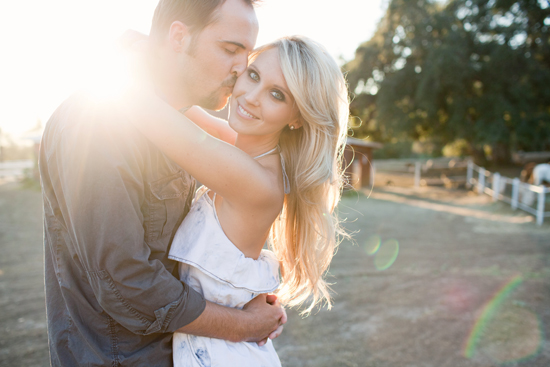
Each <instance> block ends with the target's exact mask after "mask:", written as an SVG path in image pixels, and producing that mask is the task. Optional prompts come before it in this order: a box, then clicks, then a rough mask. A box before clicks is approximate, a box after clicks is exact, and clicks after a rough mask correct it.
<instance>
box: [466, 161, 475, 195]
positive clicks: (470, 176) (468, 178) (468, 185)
mask: <svg viewBox="0 0 550 367" xmlns="http://www.w3.org/2000/svg"><path fill="white" fill-rule="evenodd" d="M473 178H474V162H472V161H471V160H469V161H468V170H467V171H466V188H467V189H469V188H471V187H472V179H473Z"/></svg>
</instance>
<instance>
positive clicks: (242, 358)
mask: <svg viewBox="0 0 550 367" xmlns="http://www.w3.org/2000/svg"><path fill="white" fill-rule="evenodd" d="M230 108H231V113H230V116H229V126H228V125H227V124H225V123H221V122H220V121H219V120H217V119H215V118H212V117H209V115H207V114H205V113H204V112H203V111H201V110H200V109H197V108H195V107H194V108H192V109H191V110H189V111H187V113H186V115H187V116H188V117H190V118H191V120H193V121H194V122H195V123H196V125H195V124H194V123H192V122H191V121H190V120H189V119H187V118H186V117H184V116H183V115H182V114H181V113H178V112H177V111H176V110H174V109H173V108H171V107H170V106H169V105H168V104H166V103H164V102H163V101H161V100H160V99H159V98H158V97H156V96H152V95H143V94H141V95H138V96H137V98H133V99H132V102H131V105H130V110H131V112H132V115H133V119H134V123H135V125H136V126H137V127H138V128H139V129H140V130H141V131H142V132H143V134H144V135H145V136H147V137H148V138H149V139H150V140H151V141H152V142H153V143H154V144H156V145H157V146H158V147H159V148H160V149H161V150H162V151H163V152H164V153H165V154H166V155H168V156H169V157H170V158H172V159H173V160H174V161H175V162H176V163H178V164H179V165H180V166H181V167H183V168H184V169H185V170H187V171H188V172H189V173H190V174H191V175H193V176H194V177H195V178H197V179H198V180H199V181H200V182H202V183H203V184H204V185H205V187H204V188H203V189H201V190H199V193H198V194H197V197H196V198H195V201H194V204H193V207H192V209H191V211H190V213H189V214H188V215H187V217H186V219H185V220H184V222H183V223H182V225H181V227H180V228H179V230H178V232H177V234H176V236H175V238H174V241H173V244H172V249H171V251H170V257H171V258H173V259H175V260H178V261H180V262H181V265H180V275H181V277H182V280H185V281H186V282H187V283H188V284H189V285H191V286H192V287H194V288H195V289H197V290H199V291H201V292H203V294H204V296H205V298H206V299H208V300H210V301H213V302H216V303H219V304H222V305H225V306H230V307H242V306H243V305H244V304H245V303H246V302H248V301H249V300H250V299H252V298H253V297H255V296H257V295H258V294H261V293H268V292H273V291H275V290H277V289H278V290H277V292H276V294H277V296H278V297H279V300H281V302H282V303H283V304H286V305H288V306H297V305H300V304H302V303H304V302H305V301H306V300H307V299H308V298H309V297H310V296H311V302H310V304H309V306H308V307H307V309H306V310H305V311H304V312H306V313H307V312H309V311H311V310H312V308H313V307H314V306H315V305H316V304H318V303H319V302H321V301H325V302H326V303H327V304H328V306H329V307H330V304H331V303H330V295H329V292H328V286H327V284H326V282H325V281H324V280H323V274H324V273H325V272H326V270H327V268H328V266H329V264H330V261H331V259H332V256H333V254H334V251H335V247H336V245H337V235H338V233H339V227H338V221H337V219H336V216H335V215H334V213H333V212H334V209H335V206H336V204H337V203H338V201H339V199H340V192H341V187H342V175H341V159H342V152H343V147H344V140H345V136H346V131H347V119H348V101H347V90H346V85H345V81H344V78H343V76H342V73H341V71H340V70H339V68H338V66H337V64H336V62H335V61H334V59H333V58H332V57H331V56H329V55H328V53H327V52H326V51H325V49H324V48H323V47H322V46H320V45H319V44H317V43H315V42H313V41H311V40H309V39H307V38H302V37H289V38H283V39H280V40H278V41H275V42H274V43H272V44H269V45H266V46H263V47H261V48H260V49H258V50H256V51H255V52H254V53H253V54H252V55H251V64H250V66H249V68H248V70H247V71H245V73H244V74H243V75H242V76H241V77H239V79H238V80H237V82H236V84H235V87H234V89H233V96H232V98H231V102H230ZM197 125H198V126H200V127H201V128H202V129H201V128H199V127H197ZM205 131H206V133H205ZM207 133H208V134H207ZM213 136H217V137H219V138H220V139H221V140H220V139H216V138H214V137H213ZM222 140H223V141H222ZM233 145H234V146H233ZM266 241H267V243H268V245H269V248H270V249H271V251H268V250H263V249H262V248H263V247H264V243H265V242H266ZM279 265H280V278H281V284H280V286H279V275H278V267H279ZM173 347H174V364H175V365H176V366H210V365H211V366H260V365H262V366H279V365H280V362H279V360H278V357H277V354H276V352H275V351H274V349H273V345H272V344H271V341H268V343H267V344H266V345H264V346H261V347H260V346H258V345H257V344H255V343H232V342H228V341H224V340H218V339H210V338H205V337H196V336H191V335H186V334H180V333H176V334H175V336H174V342H173Z"/></svg>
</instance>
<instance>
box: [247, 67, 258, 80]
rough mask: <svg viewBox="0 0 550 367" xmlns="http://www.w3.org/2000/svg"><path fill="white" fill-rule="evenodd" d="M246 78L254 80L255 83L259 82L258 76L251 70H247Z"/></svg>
mask: <svg viewBox="0 0 550 367" xmlns="http://www.w3.org/2000/svg"><path fill="white" fill-rule="evenodd" d="M248 76H249V77H250V79H252V80H254V81H255V82H259V81H260V76H259V75H258V73H257V72H256V71H254V70H252V69H248Z"/></svg>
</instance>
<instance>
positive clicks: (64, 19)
mask: <svg viewBox="0 0 550 367" xmlns="http://www.w3.org/2000/svg"><path fill="white" fill-rule="evenodd" d="M157 2H158V0H94V1H89V0H88V1H84V0H48V1H44V0H30V1H1V2H0V45H2V52H1V53H0V54H1V55H2V56H1V57H0V101H1V102H0V129H1V130H2V132H4V133H8V134H10V135H12V136H14V137H17V136H21V135H22V134H23V133H24V132H25V131H28V130H30V129H32V128H33V127H34V126H36V124H37V121H38V120H40V121H42V123H43V124H44V123H45V122H46V121H47V120H48V118H49V117H50V115H51V114H52V112H53V111H54V110H55V108H56V107H57V106H58V105H59V104H60V103H61V102H62V101H63V100H64V99H65V98H67V97H68V96H69V95H70V94H71V93H73V92H74V91H76V90H78V89H80V88H81V87H82V86H83V85H85V84H87V83H89V82H91V81H93V80H94V79H96V78H97V76H98V75H97V74H94V73H97V70H98V68H97V65H99V64H101V63H105V62H106V61H108V56H106V55H109V51H111V50H112V49H113V43H114V40H115V39H116V38H117V37H118V36H119V35H121V34H122V33H123V32H124V31H125V30H126V29H134V30H137V31H139V32H142V33H146V34H147V33H148V32H149V27H150V25H151V17H152V15H153V12H154V9H155V7H156V4H157ZM384 4H386V1H385V0H340V1H329V0H264V2H263V4H262V5H261V6H260V7H259V8H257V10H256V13H257V16H258V20H259V22H260V33H259V35H258V40H257V43H256V45H257V46H259V45H262V44H264V43H267V42H270V41H272V40H274V39H276V38H278V37H281V36H285V35H292V34H301V35H304V36H307V37H310V38H313V39H314V40H316V41H318V42H320V43H322V44H323V45H325V47H326V48H327V49H328V50H329V52H330V53H331V54H332V55H333V56H334V57H336V58H337V59H344V60H350V59H352V58H353V56H354V52H355V49H356V48H357V46H358V45H359V44H360V43H361V42H364V41H366V40H368V39H369V38H370V37H371V36H372V34H373V33H374V30H375V28H376V25H377V23H378V21H379V20H380V18H381V17H382V15H383V12H384Z"/></svg>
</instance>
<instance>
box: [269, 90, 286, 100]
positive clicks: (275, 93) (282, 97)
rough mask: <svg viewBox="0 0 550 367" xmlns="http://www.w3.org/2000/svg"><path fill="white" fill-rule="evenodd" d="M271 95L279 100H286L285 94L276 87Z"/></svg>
mask: <svg viewBox="0 0 550 367" xmlns="http://www.w3.org/2000/svg"><path fill="white" fill-rule="evenodd" d="M271 95H272V96H273V97H274V98H275V99H277V100H279V101H284V100H285V95H284V94H283V93H281V92H280V91H278V90H276V89H275V90H272V91H271Z"/></svg>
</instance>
